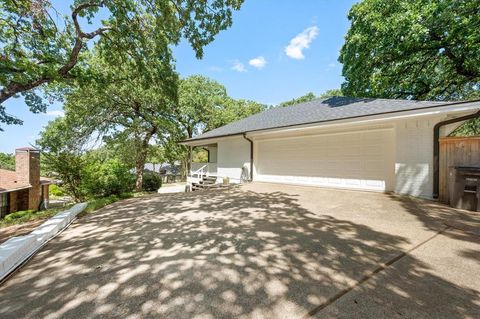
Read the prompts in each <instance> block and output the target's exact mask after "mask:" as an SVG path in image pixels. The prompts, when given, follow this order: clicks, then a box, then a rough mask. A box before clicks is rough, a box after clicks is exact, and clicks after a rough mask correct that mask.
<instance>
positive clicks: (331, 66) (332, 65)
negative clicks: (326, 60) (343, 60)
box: [328, 63, 337, 68]
mask: <svg viewBox="0 0 480 319" xmlns="http://www.w3.org/2000/svg"><path fill="white" fill-rule="evenodd" d="M336 66H337V64H336V63H330V64H329V65H328V67H329V68H334V67H336Z"/></svg>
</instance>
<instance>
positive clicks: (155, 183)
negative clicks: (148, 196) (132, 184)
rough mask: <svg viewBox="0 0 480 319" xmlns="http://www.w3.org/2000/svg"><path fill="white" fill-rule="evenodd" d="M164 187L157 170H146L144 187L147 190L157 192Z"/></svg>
mask: <svg viewBox="0 0 480 319" xmlns="http://www.w3.org/2000/svg"><path fill="white" fill-rule="evenodd" d="M160 187H162V179H161V178H160V176H159V175H158V174H157V173H155V172H145V173H144V174H143V185H142V189H143V190H144V191H147V192H156V191H157V190H158V189H159V188H160Z"/></svg>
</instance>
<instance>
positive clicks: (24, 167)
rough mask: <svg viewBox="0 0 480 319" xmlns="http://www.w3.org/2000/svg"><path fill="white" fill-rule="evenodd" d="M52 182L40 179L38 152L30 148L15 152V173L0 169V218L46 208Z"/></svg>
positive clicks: (43, 178)
mask: <svg viewBox="0 0 480 319" xmlns="http://www.w3.org/2000/svg"><path fill="white" fill-rule="evenodd" d="M50 184H52V180H51V179H48V178H46V177H40V151H39V150H37V149H34V148H31V147H23V148H18V149H16V150H15V171H10V170H5V169H0V218H3V217H4V216H5V215H7V214H9V213H13V212H16V211H21V210H39V209H40V208H41V207H47V206H48V187H49V185H50Z"/></svg>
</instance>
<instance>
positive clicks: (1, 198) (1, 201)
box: [0, 193, 8, 218]
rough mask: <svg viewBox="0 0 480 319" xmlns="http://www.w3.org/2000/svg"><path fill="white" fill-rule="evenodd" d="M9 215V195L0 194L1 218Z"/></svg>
mask: <svg viewBox="0 0 480 319" xmlns="http://www.w3.org/2000/svg"><path fill="white" fill-rule="evenodd" d="M7 214H8V193H2V194H0V218H3V217H5V215H7Z"/></svg>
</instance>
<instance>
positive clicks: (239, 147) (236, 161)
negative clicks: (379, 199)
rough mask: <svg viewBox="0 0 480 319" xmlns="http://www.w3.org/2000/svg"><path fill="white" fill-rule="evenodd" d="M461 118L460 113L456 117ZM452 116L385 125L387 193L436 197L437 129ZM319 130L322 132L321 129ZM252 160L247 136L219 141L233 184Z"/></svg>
mask: <svg viewBox="0 0 480 319" xmlns="http://www.w3.org/2000/svg"><path fill="white" fill-rule="evenodd" d="M452 115H453V114H452ZM461 115H462V114H458V113H457V114H456V115H455V116H461ZM448 117H449V114H439V115H431V116H419V117H415V118H413V117H412V118H405V119H397V120H391V121H388V122H387V121H385V122H382V126H386V127H392V128H394V139H393V141H392V144H393V145H391V147H392V148H393V150H392V152H393V156H394V159H395V160H394V174H395V176H394V178H392V179H393V183H392V184H393V185H392V187H387V190H393V191H394V192H395V193H397V194H404V195H411V196H416V197H423V198H429V199H430V198H432V197H433V129H434V126H435V124H437V123H438V122H440V121H443V120H445V119H446V118H448ZM459 124H460V123H459ZM459 124H456V125H451V126H448V127H445V128H442V131H441V134H440V135H441V136H445V135H446V134H448V133H450V132H451V131H452V130H453V129H454V128H455V127H456V126H458V125H459ZM352 127H355V126H352ZM318 129H319V130H320V127H319V128H318ZM315 130H316V128H315ZM338 130H340V131H346V130H348V128H339V129H338ZM275 134H277V133H274V134H273V135H272V136H275V137H277V136H278V138H279V139H280V138H281V137H283V136H284V135H285V134H290V133H285V132H283V133H282V132H281V131H280V133H278V135H275ZM291 134H297V135H299V136H302V135H304V134H305V135H308V133H305V132H302V131H297V132H296V133H291ZM309 134H310V135H311V134H312V133H309ZM253 139H254V156H255V158H254V174H253V176H254V181H255V180H260V179H261V172H259V171H258V167H256V166H255V165H256V164H257V163H258V162H259V158H258V149H259V147H258V142H259V139H258V137H255V135H254V136H253ZM249 161H250V144H249V142H248V141H246V140H245V139H244V138H243V137H241V136H238V137H229V138H224V139H218V177H220V178H221V177H225V176H228V177H230V180H231V182H239V181H240V179H241V174H242V167H243V166H245V167H247V168H249V167H250V166H249V165H250V163H249ZM257 177H259V178H260V179H259V178H257ZM278 182H285V183H292V181H288V180H284V181H282V180H278Z"/></svg>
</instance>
